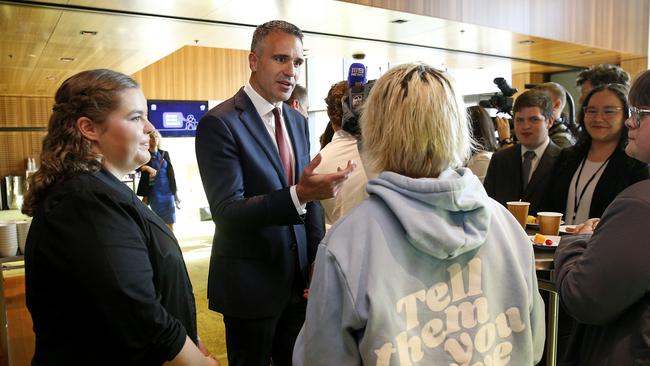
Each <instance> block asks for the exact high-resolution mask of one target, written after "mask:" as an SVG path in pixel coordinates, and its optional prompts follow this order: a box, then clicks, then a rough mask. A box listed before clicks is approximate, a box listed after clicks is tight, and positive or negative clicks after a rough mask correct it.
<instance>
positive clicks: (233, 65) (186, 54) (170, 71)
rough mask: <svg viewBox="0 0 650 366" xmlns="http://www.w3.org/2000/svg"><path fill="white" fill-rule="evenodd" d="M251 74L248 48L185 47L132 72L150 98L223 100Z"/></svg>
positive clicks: (146, 95)
mask: <svg viewBox="0 0 650 366" xmlns="http://www.w3.org/2000/svg"><path fill="white" fill-rule="evenodd" d="M249 76H250V70H249V68H248V51H242V50H234V49H223V48H209V47H197V46H185V47H183V48H181V49H179V50H177V51H176V52H174V53H172V54H171V55H169V56H167V57H165V58H163V59H161V60H159V61H157V62H155V63H153V64H151V65H149V66H147V67H145V68H144V69H142V70H140V71H138V72H136V73H135V74H133V77H134V78H135V79H136V80H137V81H138V82H139V83H140V84H141V85H142V90H143V92H144V95H145V97H146V98H148V99H179V100H197V99H198V100H204V99H213V100H224V99H227V98H230V97H231V96H232V95H233V94H235V93H236V92H237V90H239V88H240V87H241V86H242V85H244V84H245V83H246V81H247V80H248V77H249Z"/></svg>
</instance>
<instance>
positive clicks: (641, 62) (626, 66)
mask: <svg viewBox="0 0 650 366" xmlns="http://www.w3.org/2000/svg"><path fill="white" fill-rule="evenodd" d="M621 68H623V70H625V71H627V72H629V73H630V77H632V80H634V78H635V77H636V76H637V75H639V74H640V73H641V72H642V71H645V70H648V58H647V57H642V58H635V59H631V60H622V61H621Z"/></svg>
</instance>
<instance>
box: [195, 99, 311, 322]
mask: <svg viewBox="0 0 650 366" xmlns="http://www.w3.org/2000/svg"><path fill="white" fill-rule="evenodd" d="M283 118H284V122H285V126H286V128H287V132H288V134H289V136H290V139H291V142H292V144H293V145H292V146H293V152H294V158H295V171H294V177H295V179H294V180H295V182H298V181H299V179H300V175H301V174H302V171H303V169H304V168H305V166H306V165H307V164H309V161H310V157H309V130H308V128H307V121H306V120H305V118H304V117H302V116H301V115H300V114H299V113H298V112H296V111H294V110H293V109H292V108H290V107H289V106H288V105H286V104H285V105H284V107H283ZM196 157H197V160H198V164H199V171H200V173H201V180H202V181H203V187H204V188H205V193H206V195H207V198H208V201H209V203H210V210H211V212H212V219H213V221H214V223H215V225H216V230H215V234H214V240H213V246H212V256H211V258H210V273H209V275H208V299H209V308H210V309H212V310H214V311H218V312H220V313H222V314H224V315H227V316H232V317H239V318H263V317H270V316H277V315H279V314H280V313H281V311H282V310H283V309H284V307H285V306H286V304H287V302H288V301H289V296H290V294H291V290H292V280H293V277H294V275H295V274H296V273H300V274H302V276H303V278H307V276H308V268H309V265H310V263H312V262H313V260H314V257H315V255H316V249H317V246H318V244H319V243H320V240H321V239H322V237H323V235H324V223H323V216H322V210H321V207H320V204H319V203H318V202H310V203H308V204H307V206H306V209H307V213H306V214H305V215H299V214H298V212H297V210H296V207H295V205H294V204H293V201H292V200H291V195H290V193H289V187H288V186H287V183H286V181H287V180H286V177H285V174H284V170H283V168H282V164H281V162H280V157H279V155H278V150H277V148H276V147H275V145H274V142H273V140H271V136H270V135H269V133H268V132H267V130H266V127H265V126H264V122H263V121H262V119H261V117H260V116H259V114H258V113H257V111H256V110H255V107H254V106H253V103H252V102H251V100H250V98H249V97H248V95H247V94H246V93H245V92H244V90H243V88H242V89H240V90H239V91H238V92H237V94H235V96H233V97H232V98H230V99H228V100H226V101H225V102H223V103H221V104H220V105H218V106H216V107H215V108H213V109H212V110H210V111H209V112H208V113H207V114H205V115H204V116H203V118H201V120H200V122H199V125H198V127H197V131H196ZM296 256H297V258H298V262H299V266H300V268H299V271H297V270H296V262H297V261H296Z"/></svg>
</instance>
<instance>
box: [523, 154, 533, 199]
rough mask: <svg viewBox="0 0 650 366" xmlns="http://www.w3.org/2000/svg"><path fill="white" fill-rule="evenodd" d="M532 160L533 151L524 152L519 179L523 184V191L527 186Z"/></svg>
mask: <svg viewBox="0 0 650 366" xmlns="http://www.w3.org/2000/svg"><path fill="white" fill-rule="evenodd" d="M533 159H535V152H534V151H530V150H529V151H526V152H525V153H524V162H523V163H522V164H521V177H522V178H523V182H524V190H525V189H526V186H527V185H528V180H529V179H530V166H531V165H532V162H533Z"/></svg>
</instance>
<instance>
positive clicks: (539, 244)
mask: <svg viewBox="0 0 650 366" xmlns="http://www.w3.org/2000/svg"><path fill="white" fill-rule="evenodd" d="M529 237H530V241H532V242H533V247H535V249H542V250H555V248H557V245H558V244H559V243H560V237H559V236H557V235H542V234H535V235H530V236H529Z"/></svg>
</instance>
